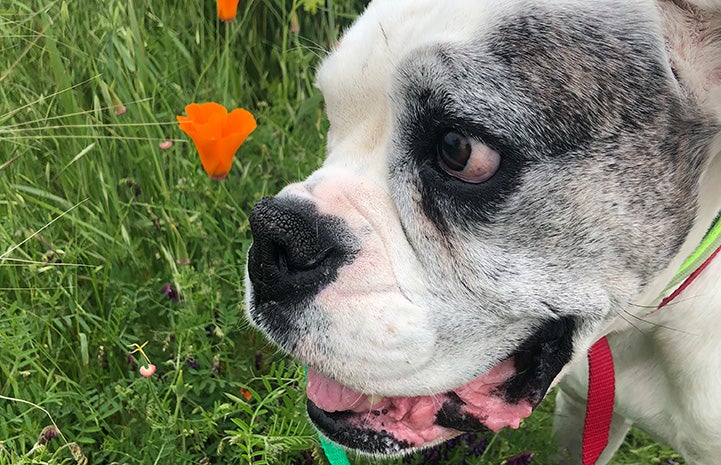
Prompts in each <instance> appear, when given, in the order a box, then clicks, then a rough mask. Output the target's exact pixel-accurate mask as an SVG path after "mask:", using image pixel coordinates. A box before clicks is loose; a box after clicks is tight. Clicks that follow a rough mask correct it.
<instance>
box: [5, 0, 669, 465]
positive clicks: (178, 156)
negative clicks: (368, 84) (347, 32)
mask: <svg viewBox="0 0 721 465" xmlns="http://www.w3.org/2000/svg"><path fill="white" fill-rule="evenodd" d="M314 3H318V2H314V1H311V0H306V1H305V2H304V1H301V0H251V1H247V2H241V6H240V11H239V14H238V17H237V19H236V20H235V21H233V22H232V23H229V24H225V23H221V22H219V21H217V19H216V17H215V3H214V2H212V1H209V0H207V1H203V2H201V1H199V0H195V1H180V0H175V1H173V0H167V1H151V0H122V1H121V0H105V1H101V0H87V1H82V2H81V1H80V0H65V1H61V0H56V1H51V2H46V1H40V0H31V1H29V0H6V1H5V2H4V3H3V4H2V5H0V212H2V214H0V465H4V464H30V463H40V464H72V463H79V464H83V463H95V464H98V463H108V464H110V463H118V464H122V463H129V464H160V463H162V464H175V463H178V464H181V463H182V464H185V463H187V464H206V463H253V464H263V463H269V464H311V463H323V459H322V456H321V454H320V452H319V449H318V446H317V441H316V438H315V435H314V431H313V430H312V428H311V427H310V426H309V425H308V424H307V422H306V420H305V413H304V408H303V405H304V397H303V392H302V388H301V387H300V386H301V384H302V382H303V381H302V379H303V374H302V367H299V366H298V365H297V364H296V363H294V362H293V361H291V360H288V359H286V358H284V357H283V356H282V355H281V354H279V353H277V352H276V350H275V348H274V347H272V346H270V345H269V344H267V342H266V341H265V340H264V339H263V338H262V337H261V336H260V335H258V334H256V333H254V332H253V331H251V330H250V329H249V328H248V325H247V323H246V322H245V321H244V319H243V316H242V314H243V304H242V298H243V288H242V285H243V272H244V261H245V254H246V251H247V249H248V246H249V243H250V233H249V231H248V221H247V214H248V211H249V209H250V206H251V205H252V204H253V203H254V202H255V201H257V200H258V199H259V198H261V197H262V196H264V195H270V194H273V193H275V192H277V191H278V190H279V189H280V188H281V187H282V186H283V185H284V184H286V183H287V182H289V181H293V180H297V179H300V178H302V177H304V176H306V175H307V174H308V173H309V172H310V171H312V170H313V169H314V168H315V167H316V166H318V165H319V164H320V162H321V160H322V157H323V147H324V143H325V139H324V137H325V136H324V133H325V129H326V127H327V122H326V120H325V119H324V116H323V113H322V104H321V102H322V99H321V97H320V96H319V95H318V92H317V91H316V90H315V88H314V87H313V69H314V66H315V64H316V63H317V62H318V59H319V57H320V56H322V55H323V53H324V52H323V51H324V50H325V49H327V48H328V47H329V46H330V44H332V43H333V42H334V41H335V39H336V37H337V36H338V34H339V31H340V30H341V28H342V27H344V26H345V25H347V24H348V23H349V22H350V21H351V20H352V18H353V17H354V15H355V13H356V12H357V11H359V10H360V9H361V8H362V5H363V2H362V1H360V0H358V1H350V0H349V1H340V0H337V1H335V2H333V1H330V0H329V1H328V2H326V3H323V2H320V3H322V5H320V7H319V8H318V9H317V11H312V9H309V10H306V7H312V6H313V5H312V4H314ZM295 21H297V26H298V27H299V32H296V31H295V27H291V24H295V23H294V22H295ZM194 101H195V102H201V101H217V102H220V103H222V104H224V105H226V106H227V107H230V108H234V107H239V106H241V107H245V108H248V109H249V110H251V111H252V112H253V113H254V114H255V115H256V118H257V120H258V125H259V126H258V129H257V130H256V132H255V133H253V135H252V136H251V137H250V138H249V140H248V141H247V142H246V143H245V145H244V146H243V147H242V148H241V150H240V152H239V154H238V156H237V158H236V161H235V165H234V167H233V170H232V171H231V175H230V176H229V178H228V179H227V180H225V181H223V182H215V181H211V180H210V179H209V178H208V177H207V176H205V174H204V173H203V172H202V170H201V168H200V164H199V162H198V159H197V155H196V153H195V151H194V148H193V147H192V146H191V145H190V144H189V143H187V142H186V139H185V138H184V137H183V136H182V134H181V133H180V131H179V130H178V128H177V125H176V124H175V122H174V121H175V115H177V114H180V113H182V111H183V108H184V106H185V105H186V104H188V103H190V102H194ZM122 107H124V108H125V109H126V111H125V112H124V113H122V112H121V111H120V110H121V108H122ZM116 113H117V114H116ZM166 140H171V141H173V142H174V145H173V147H172V148H170V149H167V150H162V149H160V148H159V146H158V144H159V143H160V142H164V141H166ZM145 342H147V345H146V346H145V349H144V350H145V351H146V353H147V354H148V356H149V357H150V359H151V360H152V362H153V363H154V364H155V365H157V367H158V372H157V373H156V374H155V375H154V376H152V377H150V378H144V377H142V376H140V375H139V374H138V366H139V365H140V364H142V363H144V362H143V360H142V358H141V357H140V355H139V354H138V353H135V354H132V355H131V354H130V352H131V347H132V345H133V344H143V343H145ZM551 410H552V404H551V402H546V403H544V404H543V405H542V407H541V408H540V411H539V412H538V413H537V414H536V415H534V417H533V418H532V419H531V420H529V421H528V422H526V423H525V424H524V426H523V428H522V429H521V430H519V431H509V432H502V433H501V434H499V435H497V436H495V437H493V438H485V439H486V440H487V441H489V442H490V445H489V447H488V448H487V449H486V450H485V452H484V453H482V454H481V453H480V449H481V448H482V447H480V446H482V445H483V444H480V442H481V438H475V437H474V438H470V439H467V440H466V441H465V442H464V443H461V444H460V445H458V446H457V447H455V448H447V447H446V448H443V449H440V450H438V451H435V452H431V453H426V454H425V455H424V454H420V455H419V456H417V457H416V458H413V459H411V460H406V461H402V460H396V461H391V462H390V463H397V464H400V463H431V462H433V461H436V463H469V464H476V465H480V464H501V463H503V461H504V460H505V459H507V458H509V457H513V456H515V455H517V454H519V453H522V452H525V451H532V452H533V453H534V454H535V456H534V458H533V460H532V463H534V464H536V463H540V464H544V463H549V460H550V459H549V457H550V455H552V454H553V452H554V451H553V446H552V445H551V439H550V422H551V415H550V411H551ZM469 442H470V445H469ZM474 447H476V449H477V450H472V449H473V448H474ZM674 457H676V456H675V455H673V453H672V452H671V451H670V450H668V449H667V448H663V447H661V446H658V445H655V444H653V443H652V442H651V441H650V440H648V439H647V438H645V437H644V436H642V435H640V433H638V432H634V433H633V434H632V435H631V436H630V437H629V440H628V441H627V444H626V445H625V446H624V448H623V450H622V452H621V453H620V454H619V456H618V458H617V459H616V461H615V462H614V464H616V465H620V464H633V463H644V464H646V463H664V462H665V460H666V459H669V458H674ZM354 461H356V462H358V463H364V462H366V461H365V460H362V459H357V458H355V459H354Z"/></svg>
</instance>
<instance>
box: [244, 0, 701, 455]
mask: <svg viewBox="0 0 721 465" xmlns="http://www.w3.org/2000/svg"><path fill="white" fill-rule="evenodd" d="M318 83H319V86H320V88H321V89H322V91H323V93H324V95H325V99H326V104H327V111H328V117H329V120H330V124H331V128H330V133H329V134H328V156H327V159H326V161H325V163H324V165H323V166H322V167H321V168H320V169H319V170H317V171H316V172H315V173H313V174H312V175H311V176H310V177H309V178H308V179H307V180H305V181H304V182H301V183H297V184H292V185H290V186H288V187H286V188H285V189H283V190H282V191H281V192H280V193H279V194H278V195H277V196H275V197H271V198H265V199H263V200H261V201H260V202H259V203H258V204H257V205H256V206H255V208H254V209H253V211H252V213H251V217H250V223H251V227H252V231H253V235H254V243H253V245H252V248H251V249H250V252H249V256H248V279H247V308H248V312H249V316H250V319H251V320H252V321H253V322H254V324H255V325H257V326H258V327H259V328H260V329H261V330H262V331H264V332H265V333H266V334H267V335H268V336H269V337H270V338H271V339H272V340H273V341H274V342H275V343H277V344H278V345H280V346H281V347H282V348H284V349H285V350H287V351H288V352H289V353H290V354H292V355H293V356H295V357H297V358H298V359H300V360H301V361H302V362H303V363H305V364H307V365H308V366H309V369H310V370H309V377H308V394H309V403H308V406H309V413H310V417H311V419H312V420H313V422H314V423H315V424H316V425H317V427H318V428H319V429H320V431H321V432H322V433H323V434H325V435H326V436H328V437H329V438H331V439H333V440H334V441H336V442H338V443H340V444H343V445H345V446H349V447H352V448H356V449H359V450H361V451H365V452H371V453H382V454H387V453H394V452H399V451H404V450H410V449H413V448H416V447H420V446H424V445H427V444H430V443H434V442H437V441H440V440H444V439H447V438H450V437H451V436H453V435H455V434H458V431H471V430H480V429H483V428H488V429H491V430H494V431H495V430H498V429H500V428H502V427H505V426H511V427H517V426H518V424H519V422H520V421H521V419H523V418H525V417H526V416H528V415H529V414H530V413H531V411H532V409H533V408H534V407H535V406H536V404H537V403H538V402H539V401H540V400H541V398H542V397H543V396H544V395H545V393H546V391H547V389H548V388H549V386H550V385H551V384H552V382H553V381H554V379H556V378H557V376H558V374H559V373H560V372H561V371H562V370H563V367H564V366H565V365H567V364H568V362H569V361H570V360H571V359H572V358H573V357H574V356H576V355H577V354H583V353H584V352H585V351H586V350H587V349H588V347H589V346H590V345H591V343H592V342H593V341H594V339H596V338H597V337H598V335H599V334H600V333H601V332H602V331H603V330H604V329H605V328H606V327H607V325H608V324H609V322H610V321H611V320H612V319H614V318H617V317H618V314H619V312H621V311H622V309H623V308H624V307H625V306H626V305H627V304H628V303H629V302H631V301H632V300H633V298H634V296H636V295H637V294H638V293H639V291H640V290H641V289H643V287H644V286H645V285H646V284H647V283H648V282H649V280H651V279H652V278H653V277H654V276H655V274H657V273H658V272H659V271H660V270H661V269H663V268H664V267H665V266H666V265H667V264H668V261H669V259H670V257H671V256H673V255H674V254H675V253H676V251H677V250H678V248H679V246H680V244H681V243H682V241H683V240H684V238H685V236H686V234H687V232H688V230H689V228H690V225H691V224H692V221H693V216H694V211H695V204H694V202H695V199H694V196H695V180H696V178H697V177H698V169H699V165H700V163H701V157H700V155H698V154H697V153H696V149H695V147H697V145H698V144H699V142H698V141H697V140H694V137H696V136H692V134H696V135H699V134H701V133H703V131H702V130H699V124H700V123H699V121H700V119H699V117H698V116H697V114H696V110H691V108H692V106H691V105H689V104H688V102H687V99H686V97H684V92H683V91H682V89H681V87H680V86H679V84H678V82H677V80H676V79H675V77H674V74H673V72H672V69H671V66H670V65H669V60H668V57H667V55H666V52H665V50H664V37H663V32H662V27H661V20H660V15H659V13H658V12H657V10H656V7H655V5H654V4H653V3H651V2H645V1H638V2H628V1H625V0H606V1H601V2H582V1H575V0H561V1H556V2H541V1H531V0H515V1H505V0H503V1H500V0H498V1H494V0H486V1H477V0H474V1H470V0H449V1H437V0H432V1H431V0H387V1H376V2H373V3H371V5H370V6H369V7H368V9H367V10H366V12H365V13H364V14H363V16H362V17H361V18H360V19H359V20H358V21H357V22H356V23H355V25H354V26H353V27H352V28H351V29H350V30H349V31H348V33H347V34H346V35H345V36H344V38H343V39H342V41H341V43H340V45H339V46H338V47H337V49H336V50H335V51H334V52H333V53H332V54H331V55H330V56H329V57H328V58H327V59H326V60H325V62H324V64H323V66H322V68H321V69H320V72H319V75H318ZM699 137H700V136H699Z"/></svg>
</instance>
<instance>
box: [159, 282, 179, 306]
mask: <svg viewBox="0 0 721 465" xmlns="http://www.w3.org/2000/svg"><path fill="white" fill-rule="evenodd" d="M161 292H162V293H163V294H165V297H167V298H168V299H170V300H172V301H173V302H180V292H178V290H177V289H176V288H175V286H173V285H172V284H170V283H165V285H164V286H163V290H162V291H161Z"/></svg>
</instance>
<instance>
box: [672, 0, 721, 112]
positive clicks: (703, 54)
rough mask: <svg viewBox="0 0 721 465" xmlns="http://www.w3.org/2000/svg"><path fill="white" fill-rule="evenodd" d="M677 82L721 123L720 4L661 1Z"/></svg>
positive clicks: (717, 0)
mask: <svg viewBox="0 0 721 465" xmlns="http://www.w3.org/2000/svg"><path fill="white" fill-rule="evenodd" d="M658 5H659V9H660V11H661V15H662V17H663V26H664V35H665V38H666V48H667V52H668V56H669V60H670V63H671V68H672V69H673V72H674V75H675V76H676V79H677V80H678V81H679V83H680V85H681V87H682V89H683V90H684V92H685V93H686V94H687V96H688V97H689V98H690V99H691V101H692V102H694V103H695V104H696V105H698V106H699V107H700V109H701V110H702V112H703V113H705V114H707V115H709V116H711V117H712V118H716V120H717V121H718V122H719V123H721V0H688V1H687V0H658Z"/></svg>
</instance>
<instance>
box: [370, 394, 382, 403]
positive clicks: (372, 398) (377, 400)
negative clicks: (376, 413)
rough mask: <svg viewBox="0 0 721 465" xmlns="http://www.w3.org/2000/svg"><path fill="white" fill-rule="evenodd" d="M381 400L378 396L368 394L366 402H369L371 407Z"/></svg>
mask: <svg viewBox="0 0 721 465" xmlns="http://www.w3.org/2000/svg"><path fill="white" fill-rule="evenodd" d="M381 399H383V396H379V395H378V394H368V402H370V404H371V405H374V404H377V403H378V402H380V400H381Z"/></svg>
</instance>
